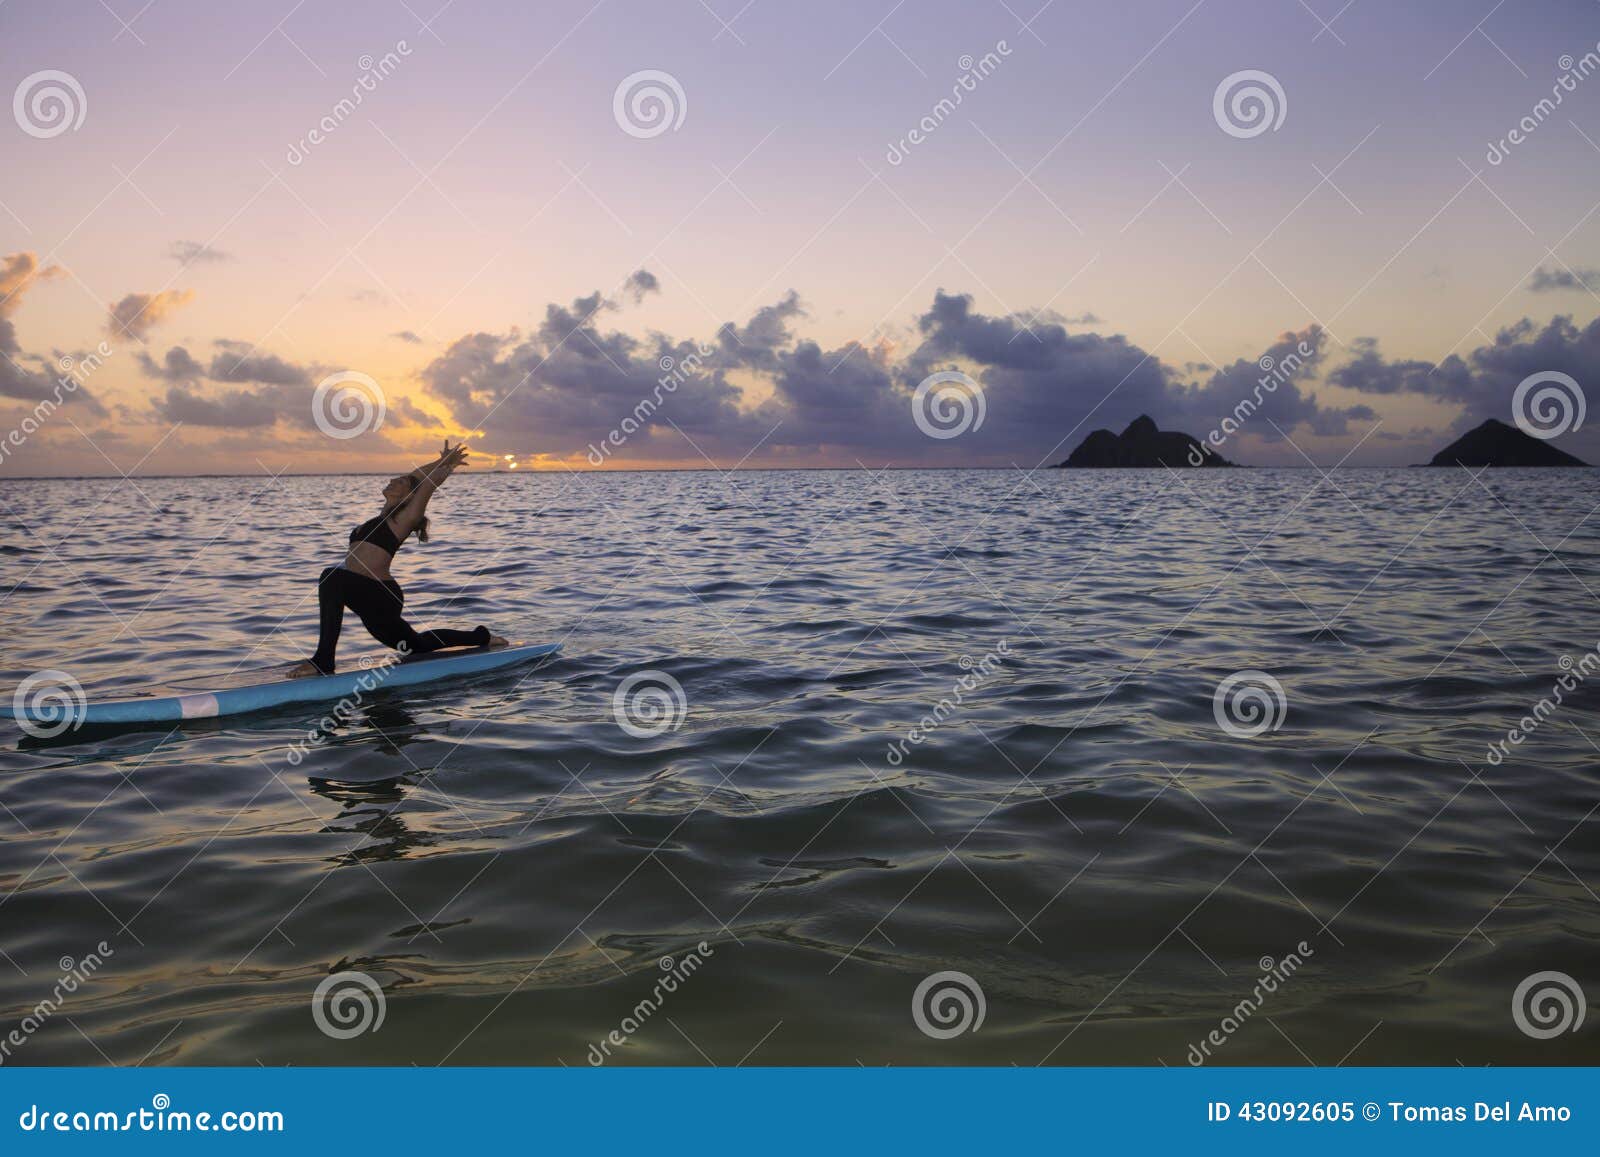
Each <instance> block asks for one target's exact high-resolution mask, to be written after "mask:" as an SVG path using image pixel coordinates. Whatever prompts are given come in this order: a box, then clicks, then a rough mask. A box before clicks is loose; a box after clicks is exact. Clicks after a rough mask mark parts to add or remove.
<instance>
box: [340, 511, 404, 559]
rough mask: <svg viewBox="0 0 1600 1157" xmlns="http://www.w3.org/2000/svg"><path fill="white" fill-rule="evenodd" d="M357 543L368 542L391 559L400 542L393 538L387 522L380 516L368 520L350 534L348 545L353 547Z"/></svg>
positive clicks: (392, 532)
mask: <svg viewBox="0 0 1600 1157" xmlns="http://www.w3.org/2000/svg"><path fill="white" fill-rule="evenodd" d="M358 542H370V543H371V544H372V545H373V546H375V547H377V548H378V549H379V550H381V551H383V552H384V553H385V554H387V555H389V556H390V557H393V556H394V554H395V552H396V551H398V550H399V549H400V542H401V540H400V539H398V538H396V537H395V536H394V531H393V530H391V529H390V527H389V520H388V519H387V518H385V517H384V516H383V515H381V514H380V515H378V517H377V518H369V519H368V520H367V521H366V522H363V523H362V524H361V525H360V526H358V527H356V528H355V529H354V530H352V531H351V532H350V545H352V546H354V545H355V544H356V543H358Z"/></svg>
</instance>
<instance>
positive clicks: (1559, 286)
mask: <svg viewBox="0 0 1600 1157" xmlns="http://www.w3.org/2000/svg"><path fill="white" fill-rule="evenodd" d="M1596 287H1600V269H1568V268H1565V267H1563V268H1561V269H1546V268H1545V267H1544V266H1543V265H1541V266H1539V268H1538V269H1535V270H1534V271H1533V276H1532V277H1531V278H1530V279H1529V280H1528V289H1529V291H1530V292H1533V293H1553V292H1557V291H1559V290H1563V289H1585V290H1588V291H1589V292H1590V293H1593V292H1594V291H1595V288H1596Z"/></svg>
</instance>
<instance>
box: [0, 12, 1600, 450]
mask: <svg viewBox="0 0 1600 1157" xmlns="http://www.w3.org/2000/svg"><path fill="white" fill-rule="evenodd" d="M1252 94H1253V95H1252ZM5 95H10V96H11V97H12V99H11V102H10V105H9V109H10V114H11V115H10V116H9V117H0V174H3V176H0V354H3V355H4V360H0V477H4V476H49V475H80V474H95V475H112V476H115V475H120V474H147V475H148V474H165V473H180V474H182V473H244V474H259V473H263V472H266V473H276V472H279V471H288V472H290V473H302V472H322V471H357V470H360V471H369V470H370V471H384V470H395V469H403V468H405V467H407V466H409V465H411V464H414V463H416V462H419V461H422V460H424V459H425V458H427V457H428V456H430V455H431V454H432V453H433V452H434V451H435V450H437V448H438V446H439V444H440V442H441V440H442V439H444V438H450V439H452V440H453V439H457V438H464V439H466V441H467V443H468V444H469V446H470V447H471V448H472V449H473V451H474V459H473V461H474V464H475V465H476V466H478V467H480V468H483V467H488V466H489V465H490V464H491V463H493V464H495V465H496V466H498V467H500V468H512V469H576V470H583V469H594V468H607V469H609V468H642V467H650V468H653V467H663V466H670V467H705V466H707V465H716V466H718V467H720V468H729V467H734V466H744V467H779V466H854V465H864V466H870V467H879V466H883V465H887V464H893V465H902V466H971V465H983V466H1019V467H1021V468H1023V469H1032V468H1034V467H1037V466H1040V465H1043V464H1048V463H1050V462H1055V461H1059V460H1061V459H1063V458H1065V457H1066V456H1067V454H1068V453H1069V452H1070V451H1071V450H1072V448H1073V447H1074V446H1076V445H1077V443H1078V442H1080V441H1081V440H1082V439H1083V438H1084V437H1085V436H1086V435H1087V434H1089V433H1090V432H1091V431H1092V430H1094V429H1096V428H1100V427H1105V428H1110V429H1113V430H1120V429H1122V428H1123V427H1124V426H1126V425H1127V423H1128V422H1130V421H1131V420H1132V419H1133V418H1135V417H1136V416H1138V415H1140V414H1149V415H1150V416H1151V417H1153V418H1154V419H1155V420H1156V421H1157V423H1158V424H1159V425H1160V426H1161V427H1163V428H1175V429H1181V430H1185V431H1187V432H1189V433H1191V434H1194V435H1195V436H1197V437H1201V438H1205V437H1208V435H1213V434H1214V435H1215V436H1216V439H1217V440H1216V441H1215V442H1214V444H1216V445H1217V447H1218V449H1219V451H1220V452H1221V453H1222V454H1224V455H1225V456H1226V457H1228V458H1231V459H1233V460H1234V461H1239V462H1244V463H1249V464H1252V465H1262V466H1271V465H1278V466H1309V465H1311V464H1313V463H1315V464H1317V465H1320V466H1323V467H1327V466H1331V465H1333V464H1336V463H1343V464H1344V465H1347V466H1387V465H1401V464H1409V463H1413V462H1418V461H1426V460H1427V459H1428V458H1429V457H1431V456H1432V454H1433V453H1434V452H1435V451H1436V450H1438V449H1440V448H1441V447H1442V446H1444V445H1445V444H1446V443H1447V442H1449V441H1450V440H1452V439H1453V438H1454V437H1456V436H1458V435H1459V434H1460V433H1461V432H1463V431H1464V430H1466V429H1468V428H1470V427H1472V426H1474V425H1477V424H1478V423H1480V422H1482V421H1483V420H1485V419H1486V418H1491V417H1493V418H1499V419H1501V420H1503V421H1507V422H1512V421H1515V420H1517V419H1518V418H1519V417H1522V418H1526V419H1527V421H1529V422H1531V423H1533V424H1534V425H1535V426H1537V425H1538V424H1539V422H1543V423H1544V424H1543V426H1542V427H1541V429H1540V432H1541V433H1543V434H1551V433H1555V435H1556V436H1555V437H1554V442H1555V444H1557V445H1559V446H1561V447H1562V448H1563V449H1566V450H1568V451H1570V452H1572V453H1576V454H1578V455H1580V456H1582V457H1585V458H1587V459H1588V460H1590V461H1594V462H1600V435H1596V434H1595V433H1594V432H1593V430H1592V428H1591V427H1590V426H1589V424H1587V423H1586V422H1583V421H1582V420H1581V419H1580V418H1579V413H1580V411H1581V410H1582V408H1583V403H1584V401H1585V398H1584V394H1583V391H1584V390H1586V389H1592V388H1593V387H1594V386H1595V385H1596V383H1600V323H1597V318H1600V272H1597V271H1600V180H1597V179H1596V178H1597V177H1600V5H1597V4H1595V3H1593V2H1590V0H1528V2H1523V3H1515V4H1511V3H1504V2H1501V3H1498V4H1497V3H1496V2H1495V0H1419V2H1415V3H1409V4H1406V5H1403V6H1400V5H1391V4H1384V3H1379V2H1378V0H1350V2H1348V3H1346V2H1344V0H1304V2H1303V3H1301V2H1294V0H1173V2H1168V0H1139V2H1137V3H1132V4H1117V5H1084V4H1072V5H1069V4H1066V3H1063V2H1060V0H1056V2H1045V0H964V2H957V0H902V2H900V3H896V2H895V0H866V2H862V0H855V2H833V0H820V2H816V3H807V4H805V5H795V4H780V3H777V2H776V0H748V2H747V0H651V2H644V0H599V2H598V3H597V2H596V0H577V2H575V3H568V2H566V0H550V2H547V3H541V4H539V5H527V4H522V3H500V2H495V0H472V2H469V0H454V2H447V0H345V2H337V3H336V2H334V0H301V2H298V3H297V2H296V0H261V2H242V3H231V4H226V5H219V4H212V3H204V2H200V0H151V2H148V3H147V2H146V0H104V2H101V0H8V2H6V3H3V4H0V96H5ZM1235 95H1238V96H1239V100H1237V101H1235V100H1233V99H1232V98H1233V97H1234V96H1235ZM1556 95H1559V98H1560V99H1559V102H1557V101H1556V100H1555V97H1556ZM1541 101H1543V102H1544V103H1543V104H1541ZM1513 134H1514V136H1513ZM1268 359H1270V360H1268ZM934 375H939V376H938V377H937V378H935V380H934V381H932V382H929V381H928V379H929V378H930V377H931V376H934ZM1530 378H1533V379H1535V380H1534V382H1533V383H1532V385H1531V386H1529V387H1528V388H1526V389H1524V390H1523V391H1522V392H1521V393H1520V394H1519V391H1518V387H1519V386H1522V385H1523V383H1524V382H1527V381H1528V380H1529V379H1530ZM1264 383H1270V384H1264ZM1541 398H1542V401H1538V405H1537V406H1535V407H1534V412H1533V413H1532V414H1531V416H1530V415H1529V414H1528V413H1527V411H1528V408H1529V407H1530V406H1534V403H1535V401H1537V400H1538V399H1541ZM1245 399H1250V404H1249V405H1248V406H1247V407H1246V411H1244V412H1243V413H1242V416H1241V411H1240V409H1239V406H1240V403H1241V402H1242V401H1244V400H1245ZM1596 424H1597V425H1600V417H1597V419H1596Z"/></svg>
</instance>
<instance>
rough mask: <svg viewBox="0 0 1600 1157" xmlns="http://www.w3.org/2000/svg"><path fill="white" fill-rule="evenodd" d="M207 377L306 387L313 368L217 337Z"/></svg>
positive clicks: (223, 380) (313, 373) (310, 380)
mask: <svg viewBox="0 0 1600 1157" xmlns="http://www.w3.org/2000/svg"><path fill="white" fill-rule="evenodd" d="M215 344H216V345H217V347H218V351H219V352H217V353H216V354H214V355H213V356H212V358H211V365H210V367H209V368H208V369H207V370H206V376H207V377H208V378H210V379H211V380H212V381H214V382H262V383H265V384H267V385H274V386H309V385H310V384H311V382H312V380H313V378H314V377H315V376H316V373H315V371H314V370H311V369H308V368H306V367H304V366H297V365H295V364H294V363H293V362H286V361H284V360H283V359H282V358H280V357H278V356H277V355H276V354H258V353H256V352H255V348H254V347H253V346H248V345H246V344H245V343H244V342H239V341H227V340H219V341H218V342H216V343H215Z"/></svg>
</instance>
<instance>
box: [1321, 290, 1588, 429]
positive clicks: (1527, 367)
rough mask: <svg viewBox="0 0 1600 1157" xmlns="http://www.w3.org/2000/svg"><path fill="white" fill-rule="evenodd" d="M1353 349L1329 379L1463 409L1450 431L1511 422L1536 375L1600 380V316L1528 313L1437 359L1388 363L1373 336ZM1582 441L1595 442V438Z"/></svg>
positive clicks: (1583, 381) (1367, 390)
mask: <svg viewBox="0 0 1600 1157" xmlns="http://www.w3.org/2000/svg"><path fill="white" fill-rule="evenodd" d="M1353 348H1354V350H1355V354H1354V356H1352V357H1351V358H1350V360H1349V361H1347V362H1346V363H1345V364H1343V365H1341V366H1339V367H1337V368H1336V369H1334V370H1333V371H1332V372H1330V373H1329V374H1328V381H1329V382H1331V383H1332V384H1334V385H1337V386H1343V387H1345V388H1346V389H1351V390H1357V391H1360V392H1362V393H1367V394H1375V395H1380V396H1383V395H1411V396H1415V397H1421V398H1426V399H1429V400H1431V401H1434V402H1440V403H1444V404H1447V405H1451V406H1456V407H1459V408H1460V414H1459V416H1458V417H1457V418H1456V420H1455V422H1454V423H1453V424H1452V426H1451V430H1460V429H1462V428H1465V427H1468V426H1474V425H1477V424H1478V423H1479V422H1481V421H1483V420H1484V419H1485V418H1499V419H1500V420H1501V421H1506V420H1508V419H1509V418H1510V417H1511V400H1512V396H1513V395H1514V394H1515V392H1516V388H1517V386H1518V385H1519V384H1521V382H1522V381H1523V379H1525V378H1527V377H1529V376H1530V375H1532V374H1537V373H1549V372H1555V373H1562V374H1566V375H1568V376H1569V377H1571V378H1573V379H1574V380H1575V381H1577V382H1578V383H1579V386H1580V388H1583V387H1585V386H1588V385H1590V384H1592V383H1595V382H1600V318H1595V319H1594V320H1592V321H1590V322H1588V323H1587V324H1586V325H1581V326H1580V325H1577V324H1575V323H1574V322H1573V320H1572V319H1571V318H1570V317H1555V318H1552V319H1551V320H1550V321H1548V322H1546V323H1545V324H1544V325H1543V326H1540V325H1538V324H1537V323H1536V322H1534V321H1532V320H1531V319H1529V318H1523V319H1522V320H1521V321H1518V322H1516V323H1515V324H1513V325H1509V326H1506V327H1505V328H1504V329H1502V330H1500V331H1499V333H1497V334H1496V335H1495V337H1494V340H1493V341H1492V342H1490V343H1489V344H1487V345H1481V346H1478V347H1477V348H1476V349H1473V350H1471V351H1469V352H1468V353H1467V354H1466V355H1465V356H1460V355H1457V354H1451V355H1450V356H1449V357H1447V358H1445V359H1444V360H1442V361H1440V362H1437V363H1434V362H1429V361H1422V360H1418V359H1414V358H1402V359H1397V360H1394V361H1391V360H1389V359H1388V358H1386V357H1384V355H1383V354H1382V353H1381V352H1380V350H1379V348H1378V342H1377V340H1376V339H1374V338H1362V339H1359V340H1358V341H1357V342H1356V343H1355V344H1354V346H1353ZM1580 441H1581V442H1583V443H1584V444H1592V439H1591V437H1585V438H1583V439H1581V440H1580ZM1582 456H1585V457H1589V456H1592V454H1584V455H1582Z"/></svg>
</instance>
